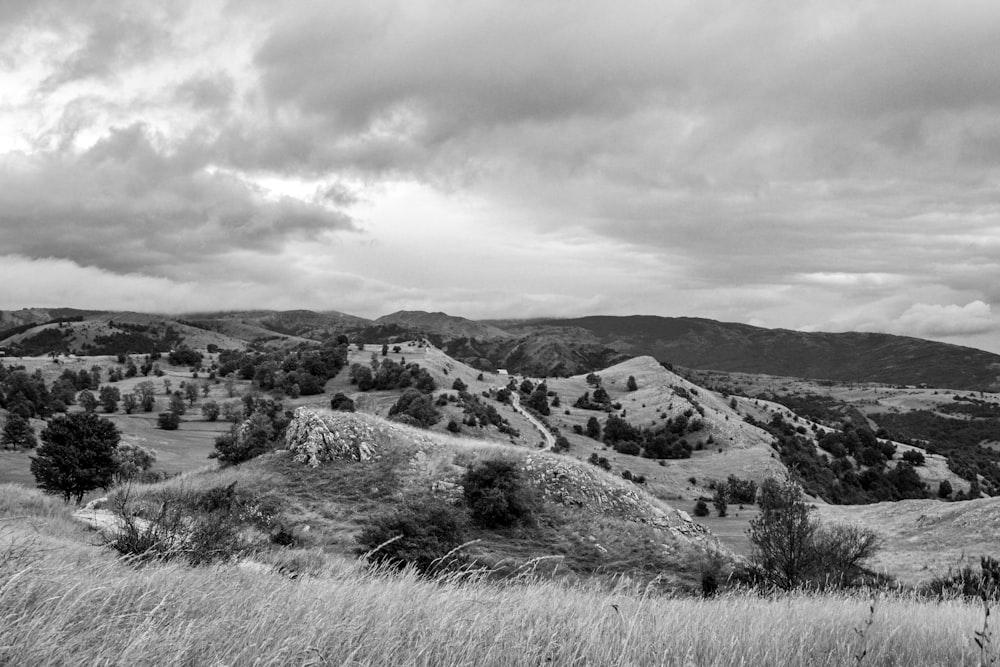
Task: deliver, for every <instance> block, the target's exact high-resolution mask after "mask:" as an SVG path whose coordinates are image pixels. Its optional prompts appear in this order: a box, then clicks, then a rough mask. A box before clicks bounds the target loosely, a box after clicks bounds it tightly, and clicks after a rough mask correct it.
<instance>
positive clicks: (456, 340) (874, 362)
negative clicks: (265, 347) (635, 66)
mask: <svg viewBox="0 0 1000 667" xmlns="http://www.w3.org/2000/svg"><path fill="white" fill-rule="evenodd" d="M135 315H136V314H127V313H114V312H108V311H86V310H77V309H71V308H54V309H47V308H34V309H23V310H19V311H0V346H6V347H10V346H11V345H12V344H14V345H21V346H22V347H24V346H26V345H28V343H30V341H31V338H32V336H33V335H35V332H34V329H35V328H39V333H44V332H43V331H42V329H43V328H44V325H46V323H51V322H55V321H60V320H66V319H82V320H86V321H87V322H89V323H91V324H92V326H93V327H100V326H105V327H108V326H110V325H111V323H114V322H122V321H130V320H134V319H136V318H135ZM142 318H143V320H145V321H150V322H152V321H153V320H155V321H158V322H161V323H163V324H171V323H172V324H173V325H174V328H175V329H176V330H177V331H178V332H183V331H187V330H188V329H186V328H194V329H197V330H203V331H206V332H212V333H213V334H218V335H221V336H224V337H225V340H222V339H220V340H218V341H215V342H216V344H219V345H224V344H226V341H242V343H243V344H298V343H301V342H306V341H309V340H317V341H320V340H324V339H327V338H329V337H331V336H339V335H346V336H348V337H349V338H352V339H354V340H360V341H363V342H367V343H382V342H393V341H401V340H409V339H412V338H417V337H423V338H427V339H428V340H430V341H431V342H432V343H433V344H434V345H436V346H438V347H440V348H441V349H443V350H444V351H446V352H447V353H448V354H449V355H451V356H453V357H455V358H456V359H459V360H461V361H463V362H465V363H467V364H469V365H472V366H475V367H477V368H480V369H483V370H489V369H493V368H505V369H508V370H510V371H511V372H519V373H524V374H528V375H535V376H543V375H550V376H552V375H572V374H577V373H581V372H588V371H592V370H597V369H600V368H604V367H606V366H609V365H611V364H613V363H617V362H618V361H621V360H622V359H625V358H628V357H634V356H642V355H649V356H652V357H654V358H656V359H658V360H659V361H661V362H665V363H670V364H676V365H678V366H685V367H689V368H698V369H705V370H719V371H727V372H741V373H760V374H767V375H781V376H788V377H801V378H813V379H824V380H833V381H838V382H880V383H885V384H905V385H920V384H927V385H929V386H934V387H943V388H950V389H960V390H973V391H991V390H998V389H1000V355H997V354H993V353H991V352H986V351H983V350H977V349H974V348H969V347H962V346H958V345H950V344H947V343H938V342H934V341H928V340H923V339H919V338H912V337H908V336H895V335H891V334H880V333H858V332H847V333H822V332H803V331H791V330H788V329H764V328H761V327H755V326H751V325H749V324H741V323H736V322H718V321H715V320H709V319H704V318H695V317H660V316H655V315H632V316H621V317H619V316H606V315H596V316H590V317H579V318H567V319H558V318H548V319H544V318H542V319H533V320H482V321H476V320H470V319H466V318H464V317H456V316H452V315H448V314H446V313H442V312H434V313H430V312H425V311H398V312H395V313H391V314H389V315H385V316H383V317H380V318H378V319H376V320H369V319H366V318H362V317H356V316H354V315H349V314H346V313H341V312H338V311H334V310H328V311H323V312H315V311H310V310H289V311H270V310H254V311H233V312H212V313H191V314H185V315H143V316H142ZM99 333H100V332H99V331H94V332H92V334H91V337H92V336H94V335H98V334H99ZM49 338H52V335H51V334H50V335H49ZM46 340H48V339H45V338H43V339H41V340H40V341H38V344H37V345H35V347H34V348H30V349H31V350H32V351H31V352H26V353H32V354H44V353H45V352H44V351H39V350H42V348H43V347H44V344H45V341H46ZM196 340H207V339H205V338H204V337H203V336H202V337H201V338H192V339H191V343H190V344H195V341H196ZM70 346H71V347H72V344H71V345H70ZM24 349H28V348H26V347H25V348H24ZM73 351H78V352H85V350H75V349H74V350H73Z"/></svg>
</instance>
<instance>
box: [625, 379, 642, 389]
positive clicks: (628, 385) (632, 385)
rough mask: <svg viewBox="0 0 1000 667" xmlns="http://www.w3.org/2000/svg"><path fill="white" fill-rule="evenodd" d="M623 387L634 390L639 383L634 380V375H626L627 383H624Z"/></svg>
mask: <svg viewBox="0 0 1000 667" xmlns="http://www.w3.org/2000/svg"><path fill="white" fill-rule="evenodd" d="M625 388H626V389H628V390H629V391H635V390H636V389H638V388H639V385H638V384H637V383H636V381H635V376H634V375H629V376H628V383H626V385H625Z"/></svg>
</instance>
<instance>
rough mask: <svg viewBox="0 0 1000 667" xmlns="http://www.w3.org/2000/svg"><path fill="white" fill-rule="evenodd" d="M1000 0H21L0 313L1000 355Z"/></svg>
mask: <svg viewBox="0 0 1000 667" xmlns="http://www.w3.org/2000/svg"><path fill="white" fill-rule="evenodd" d="M998 45H1000V3H997V2H996V1H995V0H987V1H983V2H976V1H963V2H961V3H943V2H939V1H927V2H920V1H906V2H903V1H896V2H877V1H863V2H854V1H850V0H829V1H827V2H801V1H800V0H789V1H787V2H781V1H762V2H746V1H745V0H732V1H725V0H719V1H714V2H705V1H703V0H690V1H688V2H672V1H665V0H655V1H650V2H643V1H641V0H634V1H630V2H627V3H618V2H601V3H598V2H588V1H586V0H565V1H547V0H531V1H530V2H528V1H520V0H496V1H481V0H439V1H436V2H424V1H422V0H400V1H399V2H391V1H381V0H359V1H357V2H344V1H337V0H323V1H317V2H299V1H291V0H286V1H284V2H280V3H278V2H272V1H270V0H266V1H265V0H257V1H253V0H239V1H235V0H234V1H233V2H226V1H222V0H218V1H215V2H212V1H206V0H192V1H190V2H185V1H173V0H157V1H156V2H140V1H137V0H120V1H114V0H95V1H93V2H79V1H77V0H63V1H56V0H49V1H46V0H0V308H2V309H15V308H21V307H29V306H74V307H81V308H109V309H133V310H142V311H157V312H177V311H192V310H206V309H235V308H251V307H254V308H274V309H291V308H309V309H314V310H328V309H332V310H340V311H344V312H348V313H352V314H356V315H360V316H365V317H376V316H378V315H383V314H387V313H390V312H392V311H395V310H399V309H414V310H416V309H420V310H435V311H436V310H442V311H445V312H448V313H450V314H453V315H462V316H465V317H471V318H487V317H489V318H494V317H530V316H578V315H588V314H612V315H627V314H653V315H667V316H684V315H688V316H701V317H710V318H714V319H720V320H726V321H740V322H747V323H750V324H756V325H760V326H767V327H786V328H793V329H807V330H827V331H844V330H852V329H853V330H866V331H884V332H889V333H898V334H906V335H913V336H919V337H924V338H932V339H937V340H944V341H947V342H954V343H961V344H967V345H972V346H975V347H981V348H984V349H989V350H992V351H994V352H1000V46H998Z"/></svg>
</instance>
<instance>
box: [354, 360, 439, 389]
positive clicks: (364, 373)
mask: <svg viewBox="0 0 1000 667" xmlns="http://www.w3.org/2000/svg"><path fill="white" fill-rule="evenodd" d="M351 383H352V384H356V385H357V386H358V390H359V391H371V390H372V389H376V390H386V389H408V388H411V387H412V388H414V389H417V390H418V391H421V392H423V393H425V394H429V393H431V392H432V391H434V390H435V389H436V388H437V384H436V383H435V382H434V378H433V377H432V376H431V374H430V373H429V372H428V371H427V369H426V368H421V367H420V365H419V364H416V363H409V364H403V363H399V362H396V361H394V360H392V359H389V358H388V357H386V358H383V359H381V360H380V359H379V357H378V356H377V355H372V361H371V364H370V365H368V366H364V365H362V364H353V365H352V366H351Z"/></svg>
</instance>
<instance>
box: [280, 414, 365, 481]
mask: <svg viewBox="0 0 1000 667" xmlns="http://www.w3.org/2000/svg"><path fill="white" fill-rule="evenodd" d="M377 435H378V434H377V432H376V429H375V427H374V426H372V425H370V424H368V423H366V422H364V421H363V420H360V419H356V418H354V417H353V415H350V414H348V413H343V414H320V413H318V412H316V411H314V410H310V409H308V408H297V409H296V410H295V414H294V416H293V417H292V421H291V423H290V424H289V425H288V430H287V431H286V432H285V444H286V446H287V448H288V449H289V450H291V451H292V452H293V454H294V458H295V460H296V461H298V462H300V463H305V464H307V465H309V466H311V467H313V468H315V467H316V466H318V465H319V464H320V463H323V462H324V461H332V460H335V459H346V460H349V461H370V460H371V459H374V458H377V455H378V442H377Z"/></svg>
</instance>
